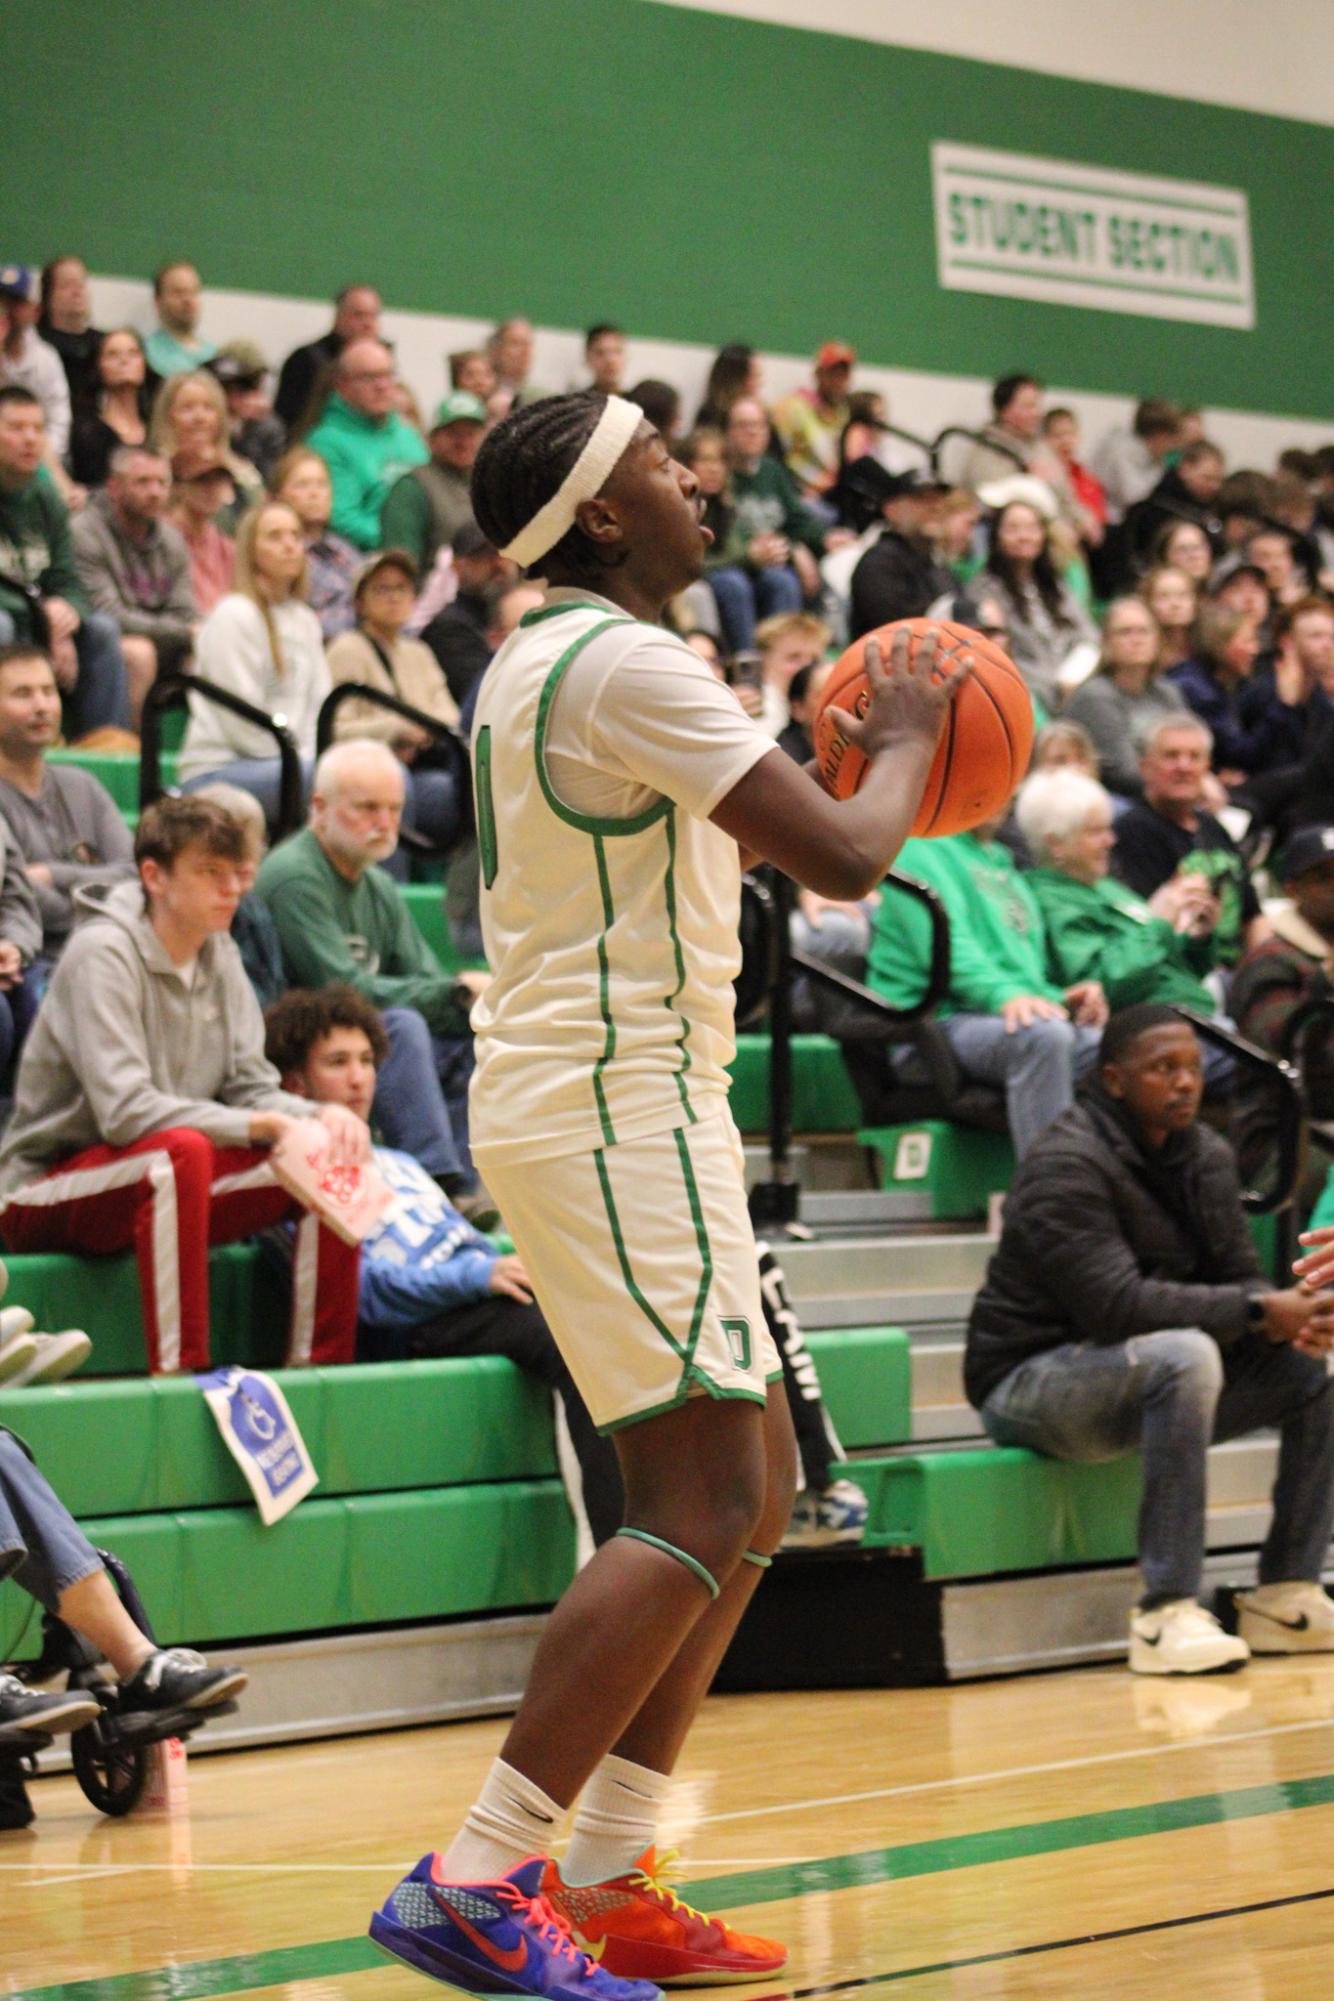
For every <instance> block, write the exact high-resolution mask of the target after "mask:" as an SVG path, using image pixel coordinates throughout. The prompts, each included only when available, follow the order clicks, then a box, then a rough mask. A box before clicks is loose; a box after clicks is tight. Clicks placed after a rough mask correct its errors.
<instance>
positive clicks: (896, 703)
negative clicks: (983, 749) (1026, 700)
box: [830, 630, 973, 758]
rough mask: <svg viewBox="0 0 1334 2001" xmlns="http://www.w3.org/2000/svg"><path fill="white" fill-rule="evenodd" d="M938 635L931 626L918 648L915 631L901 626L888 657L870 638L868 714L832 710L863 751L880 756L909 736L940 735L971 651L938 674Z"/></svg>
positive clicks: (925, 740)
mask: <svg viewBox="0 0 1334 2001" xmlns="http://www.w3.org/2000/svg"><path fill="white" fill-rule="evenodd" d="M935 664H936V635H935V633H934V632H928V633H927V635H926V637H925V638H924V639H923V640H922V643H921V645H920V646H918V647H917V649H916V657H914V654H913V648H912V640H911V634H910V633H909V632H907V631H906V630H905V631H900V632H896V633H895V635H894V644H893V647H892V648H891V650H890V655H889V659H888V660H886V659H885V656H884V653H883V651H882V650H881V645H880V641H879V639H878V638H877V637H876V636H875V634H874V633H873V634H871V636H870V637H869V638H868V639H867V641H866V650H865V655H864V666H865V672H866V679H867V682H868V683H869V686H870V690H871V699H870V701H869V702H868V703H867V707H866V714H865V715H864V716H860V717H859V716H854V715H851V714H849V712H848V710H846V709H839V708H831V710H830V714H831V716H832V717H833V720H834V724H835V726H836V728H837V729H838V731H839V734H840V735H841V736H844V737H846V738H847V740H848V742H849V743H853V744H855V745H856V746H857V748H858V750H859V751H861V753H862V755H863V757H867V758H873V757H878V756H879V754H880V752H881V751H883V750H888V749H889V748H890V747H891V745H893V744H895V743H902V742H903V741H904V739H905V738H916V739H918V740H919V741H921V742H923V743H928V744H934V743H935V742H936V740H937V738H938V737H939V735H940V731H941V726H942V724H943V723H944V721H945V716H946V712H947V711H948V709H949V705H950V703H951V702H952V701H953V700H954V693H955V690H956V689H957V688H958V686H959V684H960V683H961V682H962V681H964V680H966V678H967V677H968V675H969V674H971V673H972V671H973V669H972V662H971V660H969V659H968V657H967V656H966V655H964V656H962V657H960V658H956V660H955V662H954V664H953V666H952V667H951V668H950V669H949V671H948V672H947V673H944V674H937V673H935V672H934V671H933V670H934V668H935Z"/></svg>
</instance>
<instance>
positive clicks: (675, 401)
mask: <svg viewBox="0 0 1334 2001" xmlns="http://www.w3.org/2000/svg"><path fill="white" fill-rule="evenodd" d="M625 397H626V401H627V402H628V403H637V404H638V405H639V407H640V409H641V410H642V411H643V413H644V415H645V416H646V417H647V418H648V420H649V422H650V424H652V426H653V428H654V430H655V431H656V432H657V433H658V436H659V437H660V438H661V439H662V441H663V443H664V444H667V445H673V446H674V445H675V444H676V442H677V440H678V438H679V437H680V435H681V392H680V390H679V389H673V387H672V385H671V383H670V382H658V381H656V380H655V379H654V377H653V376H651V375H646V376H645V377H644V380H643V381H642V382H636V384H635V386H634V388H633V389H627V390H626V392H625Z"/></svg>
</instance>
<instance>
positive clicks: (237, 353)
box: [208, 340, 287, 480]
mask: <svg viewBox="0 0 1334 2001" xmlns="http://www.w3.org/2000/svg"><path fill="white" fill-rule="evenodd" d="M208 368H209V374H210V375H212V376H213V377H214V378H215V379H216V380H217V381H218V382H219V383H220V384H221V386H222V393H223V397H224V400H225V401H226V404H227V435H228V439H229V442H230V444H231V448H232V450H233V452H235V454H236V455H237V457H238V458H242V459H244V460H245V461H246V463H247V464H248V465H252V466H253V467H254V468H255V471H256V472H257V473H258V474H259V476H260V478H261V479H262V480H267V479H269V478H270V477H271V475H272V473H273V468H274V467H275V465H277V463H278V460H279V459H280V458H281V457H282V452H283V446H284V445H285V444H286V442H287V433H286V431H285V429H284V427H283V425H282V423H281V422H280V420H279V419H278V418H277V417H275V416H274V414H273V405H272V403H271V402H270V401H269V394H268V390H267V388H266V386H265V385H266V384H267V382H268V379H269V365H268V363H267V362H266V361H265V359H264V356H263V355H262V354H261V353H260V351H259V349H258V348H257V347H256V346H255V343H254V342H253V341H252V340H229V341H225V342H224V343H223V345H222V346H221V347H220V348H219V349H218V351H217V353H216V354H215V355H214V357H213V359H212V361H210V363H209V365H208Z"/></svg>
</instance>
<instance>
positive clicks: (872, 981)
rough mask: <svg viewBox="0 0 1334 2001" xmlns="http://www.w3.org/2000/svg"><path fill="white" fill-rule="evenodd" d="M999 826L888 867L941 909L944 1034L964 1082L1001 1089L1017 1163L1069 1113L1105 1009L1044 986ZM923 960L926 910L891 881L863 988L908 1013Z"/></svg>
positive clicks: (1025, 900) (1020, 881)
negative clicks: (945, 968)
mask: <svg viewBox="0 0 1334 2001" xmlns="http://www.w3.org/2000/svg"><path fill="white" fill-rule="evenodd" d="M1000 824H1001V823H1000V818H999V817H998V818H996V819H995V820H990V821H986V822H984V824H983V825H982V826H980V827H976V828H975V829H974V830H973V832H972V833H971V834H951V835H949V836H948V837H947V838H945V839H943V840H931V841H925V840H910V841H906V842H905V843H904V845H903V847H902V849H901V850H900V852H899V856H898V859H897V860H896V862H895V864H894V867H895V870H896V872H897V873H899V874H902V875H906V876H912V877H914V878H915V879H916V880H917V881H919V882H923V883H925V884H926V886H927V887H928V889H933V890H934V891H935V892H936V895H937V896H938V897H939V898H940V900H941V902H942V903H943V904H944V906H945V914H946V916H947V917H948V919H949V927H950V980H949V990H948V992H947V993H946V996H945V999H944V1000H943V1002H942V1003H941V1005H940V1010H939V1019H940V1023H941V1027H942V1029H943V1031H944V1034H945V1038H946V1040H947V1041H948V1043H949V1045H950V1048H951V1049H952V1050H953V1052H954V1057H955V1061H956V1062H957V1063H958V1065H959V1068H960V1070H961V1071H962V1072H963V1073H964V1075H965V1076H966V1077H969V1078H971V1079H974V1080H976V1081H978V1082H981V1083H985V1084H995V1085H998V1086H999V1087H1000V1088H1001V1089H1002V1090H1003V1091H1004V1093H1005V1106H1006V1113H1007V1117H1008V1122H1009V1127H1010V1137H1011V1139H1012V1140H1013V1142H1014V1150H1015V1152H1016V1153H1017V1154H1018V1155H1019V1156H1020V1158H1021V1159H1022V1158H1023V1156H1024V1155H1025V1154H1026V1153H1027V1152H1028V1150H1029V1148H1030V1147H1031V1146H1032V1145H1033V1143H1034V1142H1035V1140H1037V1138H1038V1136H1039V1135H1040V1134H1041V1133H1042V1132H1043V1131H1044V1130H1045V1129H1046V1127H1047V1126H1049V1125H1050V1124H1051V1121H1052V1120H1053V1119H1054V1118H1056V1117H1057V1116H1058V1115H1059V1114H1060V1113H1061V1112H1063V1111H1065V1110H1066V1109H1067V1107H1068V1106H1069V1105H1070V1104H1071V1102H1072V1100H1073V1096H1074V1086H1075V1078H1076V1076H1077V1075H1078V1074H1079V1073H1080V1072H1081V1071H1082V1070H1083V1069H1084V1068H1085V1067H1086V1066H1087V1065H1088V1064H1089V1063H1091V1062H1092V1061H1093V1058H1094V1056H1095V1054H1096V1051H1097V1044H1098V1036H1097V1031H1098V1029H1099V1028H1100V1027H1101V1025H1102V1023H1103V1022H1104V1021H1105V1020H1106V1018H1107V1003H1106V1000H1105V999H1104V997H1103V992H1102V989H1101V987H1100V986H1099V985H1098V984H1097V983H1096V982H1095V981H1082V982H1080V983H1078V984H1077V985H1074V986H1070V987H1063V986H1060V985H1058V984H1057V983H1056V981H1054V980H1053V979H1052V978H1051V976H1050V974H1049V972H1048V969H1047V937H1046V929H1045V926H1044V924H1043V921H1042V912H1041V910H1040V908H1039V906H1038V902H1037V899H1036V898H1035V896H1034V895H1033V892H1032V890H1031V889H1030V888H1029V886H1028V881H1027V879H1026V877H1025V876H1023V875H1021V874H1020V872H1019V870H1018V869H1017V868H1016V867H1015V865H1014V860H1013V858H1012V856H1011V855H1010V854H1009V852H1008V850H1007V849H1006V848H1004V847H1002V845H1001V843H1000V842H999V841H998V840H997V838H996V836H997V833H998V832H999V829H1000ZM930 962H931V937H930V924H929V921H928V917H927V913H926V911H925V909H924V908H923V907H922V905H921V904H920V903H918V902H916V901H915V900H914V901H912V902H910V901H909V900H908V899H907V898H906V897H904V896H901V895H897V894H896V893H895V891H894V889H893V885H892V884H891V883H886V885H885V887H884V889H883V890H882V892H881V896H880V903H879V906H878V908H877V910H876V913H875V917H874V919H873V921H872V926H871V951H870V958H869V960H868V964H867V973H866V977H867V982H868V984H869V985H870V986H872V987H874V988H875V990H876V992H877V993H880V994H883V995H884V997H885V999H886V1000H888V1001H890V1002H892V1003H893V1005H894V1006H895V1007H904V1008H906V1007H911V1006H913V1005H914V1004H915V1003H916V1002H917V1001H918V999H919V998H920V996H921V994H922V992H923V990H924V988H925V986H926V979H927V972H928V969H929V966H930Z"/></svg>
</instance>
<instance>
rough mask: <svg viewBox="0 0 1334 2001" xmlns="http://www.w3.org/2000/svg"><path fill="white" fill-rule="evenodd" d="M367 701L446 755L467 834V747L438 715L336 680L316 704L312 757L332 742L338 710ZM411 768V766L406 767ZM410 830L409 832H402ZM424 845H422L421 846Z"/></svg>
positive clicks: (469, 826) (378, 691) (469, 814)
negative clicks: (424, 736) (415, 730)
mask: <svg viewBox="0 0 1334 2001" xmlns="http://www.w3.org/2000/svg"><path fill="white" fill-rule="evenodd" d="M350 701H358V702H370V703H372V704H373V705H374V706H375V707H376V708H380V709H388V710H389V711H390V712H391V714H393V715H396V716H403V717H404V718H405V719H406V720H407V721H408V722H410V723H415V724H416V725H417V727H418V729H421V730H425V731H426V732H427V734H428V735H429V736H430V737H431V739H432V741H433V742H434V743H436V744H437V745H439V747H440V748H441V749H442V750H444V751H447V752H448V755H449V761H450V764H451V766H452V768H453V776H454V780H455V783H456V784H457V786H458V791H459V810H460V813H461V815H462V823H461V832H471V830H472V821H473V806H472V761H471V759H470V758H469V755H468V746H467V743H466V741H465V740H464V738H463V736H462V735H461V733H460V732H459V731H458V730H456V729H455V728H454V726H453V724H452V723H442V722H441V720H440V718H439V716H433V715H431V714H429V713H428V711H427V710H425V709H418V708H415V707H414V706H413V704H412V703H411V702H405V701H404V700H403V699H402V697H401V696H400V695H391V694H390V693H389V692H388V691H387V690H386V689H384V688H370V687H367V686H366V685H365V684H364V683H363V682H361V681H340V682H339V683H338V686H337V687H336V688H334V689H332V690H331V692H330V693H329V694H328V695H326V696H325V698H324V700H323V702H322V703H321V704H320V713H319V716H318V717H317V719H316V723H315V754H316V756H317V757H322V756H323V754H324V752H325V751H326V750H328V748H329V746H330V745H331V744H332V743H333V741H334V725H335V723H336V721H337V718H338V711H339V709H341V708H342V706H343V704H344V703H345V702H350ZM408 768H409V769H411V767H410V766H409V767H408ZM405 831H410V830H405ZM423 845H425V843H423Z"/></svg>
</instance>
